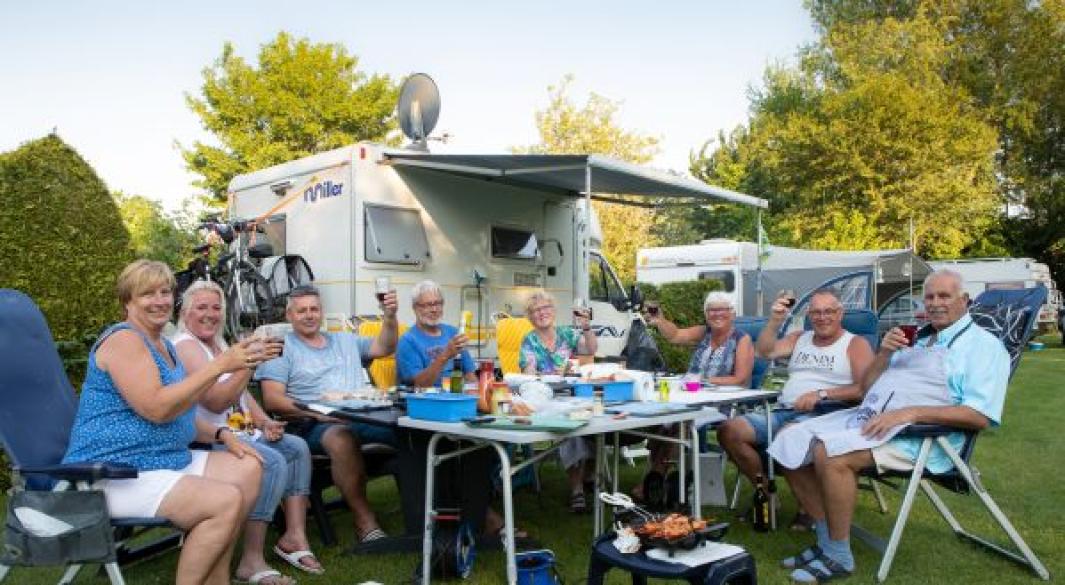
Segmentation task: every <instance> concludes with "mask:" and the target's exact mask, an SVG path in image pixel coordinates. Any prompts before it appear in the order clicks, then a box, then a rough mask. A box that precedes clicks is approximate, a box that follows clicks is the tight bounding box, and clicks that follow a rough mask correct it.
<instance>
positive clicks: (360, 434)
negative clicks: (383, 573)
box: [255, 286, 399, 542]
mask: <svg viewBox="0 0 1065 585" xmlns="http://www.w3.org/2000/svg"><path fill="white" fill-rule="evenodd" d="M381 309H382V313H383V316H382V323H381V333H380V334H379V335H378V336H377V337H375V338H373V339H370V338H367V337H360V336H357V335H354V334H352V333H324V332H322V331H321V326H322V301H321V298H320V295H319V293H318V290H317V289H316V288H314V287H310V286H305V287H297V288H295V289H293V290H292V292H291V293H290V294H289V299H288V306H287V307H286V308H285V317H286V318H287V319H288V321H289V323H291V324H292V332H291V333H289V334H288V335H286V336H285V349H284V353H283V354H282V355H281V356H280V357H278V358H276V359H273V360H271V361H269V362H267V363H265V364H263V365H262V366H260V367H259V368H258V369H257V371H256V372H255V379H256V380H259V381H260V382H261V384H262V389H263V403H264V404H265V406H266V409H267V410H269V411H270V412H273V413H275V414H278V415H281V416H284V417H286V418H289V419H291V420H292V422H290V423H289V425H288V428H287V429H286V430H287V431H288V432H291V433H293V434H296V435H299V436H301V437H303V438H304V439H305V440H306V441H307V445H308V446H309V447H310V448H311V452H312V453H324V454H326V455H329V458H330V460H331V462H332V473H333V483H335V484H336V486H337V488H339V489H340V492H341V494H343V496H344V501H346V502H347V503H348V505H349V506H351V510H352V518H353V520H354V522H355V531H356V536H357V537H358V539H359V541H360V542H368V541H371V540H377V539H379V538H383V537H384V536H385V533H384V532H383V531H382V530H381V528H380V526H379V525H378V524H377V518H376V516H375V515H374V513H373V510H372V509H371V508H370V504H369V502H368V501H367V499H366V470H365V465H364V463H363V459H362V451H361V445H363V444H368V443H385V444H388V445H392V446H395V443H396V439H395V435H394V434H393V432H392V430H391V429H389V428H386V427H378V426H374V425H368V424H362V423H349V422H346V421H343V420H340V419H337V418H333V417H329V416H325V415H322V414H318V413H315V412H309V411H306V410H302V409H300V408H297V407H296V405H295V403H296V402H306V401H312V400H317V399H318V398H319V397H320V395H321V394H322V392H328V391H350V390H354V389H356V388H361V387H363V386H365V385H366V384H367V382H368V381H367V380H365V379H364V376H363V374H362V367H363V362H364V361H366V362H369V361H370V360H372V359H374V358H379V357H384V356H387V355H389V354H391V353H392V352H393V351H395V348H396V339H397V337H398V329H399V328H398V323H397V321H396V309H397V304H396V292H395V291H394V290H393V291H389V292H388V293H386V294H385V295H384V299H383V300H382V301H381Z"/></svg>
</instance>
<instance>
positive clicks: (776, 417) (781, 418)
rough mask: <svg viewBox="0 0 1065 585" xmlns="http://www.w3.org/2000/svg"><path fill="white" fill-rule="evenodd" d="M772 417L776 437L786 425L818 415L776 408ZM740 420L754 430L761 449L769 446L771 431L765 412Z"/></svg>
mask: <svg viewBox="0 0 1065 585" xmlns="http://www.w3.org/2000/svg"><path fill="white" fill-rule="evenodd" d="M771 416H772V417H773V436H776V434H777V433H779V432H780V429H782V428H784V425H786V424H790V423H797V422H802V421H804V420H806V419H809V418H813V417H814V416H816V415H815V414H814V413H812V412H799V411H797V410H792V409H790V408H776V409H773V411H772V415H771ZM740 418H742V419H743V420H745V421H747V424H749V425H751V428H752V429H754V442H755V443H756V444H757V445H758V446H759V447H765V446H768V445H769V429H767V428H766V422H765V413H764V412H751V413H748V414H745V415H743V416H742V417H740Z"/></svg>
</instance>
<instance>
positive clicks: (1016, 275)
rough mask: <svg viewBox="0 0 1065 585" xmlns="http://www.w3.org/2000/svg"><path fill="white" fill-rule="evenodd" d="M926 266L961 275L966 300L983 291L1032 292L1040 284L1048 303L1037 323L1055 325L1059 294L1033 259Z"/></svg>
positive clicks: (1045, 270) (1044, 267) (1047, 270)
mask: <svg viewBox="0 0 1065 585" xmlns="http://www.w3.org/2000/svg"><path fill="white" fill-rule="evenodd" d="M929 264H931V265H932V267H934V268H936V269H940V268H949V269H951V270H953V271H955V272H957V273H958V274H961V275H962V278H964V279H965V292H967V293H969V298H976V296H977V295H979V294H980V293H982V292H984V291H985V290H996V289H1021V288H1032V287H1034V286H1035V285H1037V284H1042V285H1043V286H1045V287H1046V289H1047V302H1046V304H1045V305H1043V307H1042V308H1041V309H1040V310H1039V320H1038V323H1039V325H1041V326H1044V327H1045V326H1047V325H1050V324H1053V323H1054V322H1056V321H1057V317H1058V308H1059V307H1060V306H1061V293H1060V292H1059V291H1058V287H1057V285H1055V284H1054V279H1053V278H1052V277H1051V274H1050V268H1049V267H1048V266H1047V265H1046V264H1043V263H1041V262H1036V261H1035V260H1034V259H1032V258H965V259H956V260H936V261H933V262H930V263H929Z"/></svg>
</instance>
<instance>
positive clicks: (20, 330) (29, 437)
mask: <svg viewBox="0 0 1065 585" xmlns="http://www.w3.org/2000/svg"><path fill="white" fill-rule="evenodd" d="M76 411H77V403H76V398H75V394H74V390H73V389H72V388H71V387H70V382H69V380H68V379H67V375H66V372H65V371H64V369H63V363H62V361H61V360H60V358H59V354H58V353H57V352H56V347H55V342H54V341H53V340H52V334H51V332H50V331H49V329H48V324H47V323H46V322H45V319H44V315H42V314H41V312H40V310H38V309H37V306H36V305H35V304H34V303H33V301H32V300H31V299H30V298H29V297H27V296H26V295H25V294H23V293H21V292H18V291H15V290H9V289H0V441H2V442H3V447H4V451H5V452H6V453H7V456H8V458H9V459H10V460H11V464H12V468H13V472H14V477H13V479H14V480H15V481H14V482H13V483H14V484H15V486H16V490H19V489H36V490H50V489H69V488H74V489H75V490H78V491H89V490H90V484H91V483H92V482H94V481H97V480H100V479H128V478H134V477H137V470H136V469H134V468H132V467H128V466H124V465H113V464H108V463H78V464H66V465H64V464H61V463H60V461H62V459H63V455H64V453H66V449H67V442H68V440H69V438H70V429H71V426H72V425H73V422H74V414H75V412H76ZM23 483H25V484H26V485H25V486H23V485H22V484H23ZM106 512H107V511H106V510H103V511H102V513H103V514H104V515H106ZM9 521H10V519H9ZM110 522H111V525H112V526H113V527H114V528H115V532H116V533H117V538H116V546H115V549H114V551H113V554H111V555H108V558H106V559H105V560H104V562H103V563H102V564H103V565H104V567H105V569H106V571H107V574H108V576H109V577H110V579H111V583H114V584H119V583H123V582H124V581H123V578H122V572H121V570H120V569H119V563H121V562H123V561H125V560H133V559H134V558H143V556H146V555H147V554H155V553H156V552H160V551H161V550H165V549H166V548H170V547H172V546H174V545H176V544H178V543H179V541H180V533H177V532H175V533H173V534H172V535H171V536H170V537H168V538H166V539H164V540H163V541H156V542H153V543H152V544H151V545H147V549H145V548H143V547H142V548H139V549H136V550H131V549H129V548H128V547H126V545H125V542H124V541H125V540H128V539H129V538H131V537H132V536H133V534H132V532H133V530H134V529H143V528H158V527H167V526H170V524H169V522H167V521H166V520H165V519H162V518H133V519H123V520H114V519H112V520H111V521H110ZM80 568H81V565H80V564H70V565H68V566H67V570H66V573H64V575H63V577H62V579H61V580H60V583H69V582H70V581H72V580H73V579H74V577H75V575H77V573H78V570H79V569H80ZM8 569H9V567H7V566H3V565H0V580H3V578H4V576H5V575H6V574H7V572H8Z"/></svg>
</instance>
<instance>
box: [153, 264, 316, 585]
mask: <svg viewBox="0 0 1065 585" xmlns="http://www.w3.org/2000/svg"><path fill="white" fill-rule="evenodd" d="M223 299H224V296H223V294H222V289H221V287H219V286H218V285H217V284H215V283H213V282H207V281H203V280H201V281H197V282H194V283H192V285H191V286H189V288H188V289H187V290H186V291H185V293H184V294H183V295H182V298H181V316H180V318H179V319H178V334H177V335H176V336H175V337H174V344H175V345H176V346H177V350H178V356H179V357H180V358H181V362H182V363H183V364H184V365H185V368H186V369H187V370H188V371H189V372H197V371H199V370H201V369H203V368H205V367H207V365H208V364H209V363H210V362H211V360H213V359H215V357H217V356H218V355H220V354H221V353H222V352H224V351H225V349H226V347H227V346H226V343H225V341H224V340H223V339H222V324H223V323H225V322H226V313H225V302H224V301H223ZM252 371H253V370H252V369H250V368H249V369H244V370H242V371H239V372H236V373H233V374H223V375H222V376H219V377H218V378H217V379H216V381H215V383H214V384H213V385H212V386H211V387H210V388H208V390H207V391H206V392H205V393H204V394H203V396H202V398H201V399H200V404H199V406H198V408H197V417H198V418H200V419H201V420H204V421H206V422H208V423H209V424H211V425H212V426H214V427H216V428H217V427H225V426H227V424H228V420H229V418H230V417H231V416H235V417H239V418H240V419H241V420H246V421H248V422H251V423H253V425H254V428H255V430H254V431H253V432H252V433H251V434H249V435H243V436H242V439H244V440H245V442H247V443H248V444H249V445H250V446H251V447H253V448H254V449H255V450H256V451H257V452H258V453H259V456H260V457H261V458H262V460H263V477H262V484H261V487H260V490H259V497H258V499H257V500H256V501H255V507H254V508H253V509H252V511H251V514H250V516H249V517H248V521H247V523H246V524H245V528H244V549H243V551H242V553H241V558H240V562H239V563H238V564H237V568H236V572H235V576H236V579H237V580H238V581H242V582H249V583H264V584H270V585H278V584H289V583H292V580H291V579H289V578H288V577H284V576H282V575H281V573H280V572H278V571H276V570H274V569H271V568H270V566H269V565H268V564H267V563H266V559H265V558H264V555H263V549H264V547H265V545H266V530H267V528H268V527H269V524H270V521H271V520H272V519H273V517H274V510H276V509H277V506H278V504H282V505H283V508H284V511H285V533H284V534H282V535H281V537H280V538H278V540H277V544H276V546H274V552H275V553H276V554H277V555H278V556H279V557H280V558H282V559H283V560H285V561H286V562H288V563H289V564H291V565H292V566H293V567H295V568H297V569H300V570H302V571H305V572H307V573H312V574H321V573H322V572H323V569H322V565H321V563H319V562H318V559H317V558H315V556H314V554H313V553H312V552H311V551H310V543H309V542H308V540H307V533H306V528H305V527H306V522H307V494H309V493H310V485H311V452H310V449H309V448H308V447H307V443H306V441H304V440H303V439H301V438H299V437H297V436H295V435H290V434H286V433H285V425H284V423H281V422H277V421H275V420H273V419H271V418H270V417H269V416H267V414H266V412H265V411H264V410H263V409H262V407H261V406H259V403H258V402H256V401H255V398H253V397H252V396H251V395H250V394H249V393H248V391H247V386H248V381H249V380H250V379H251V376H252Z"/></svg>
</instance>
